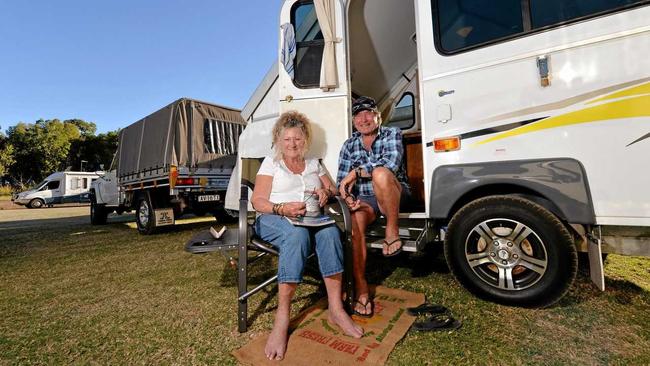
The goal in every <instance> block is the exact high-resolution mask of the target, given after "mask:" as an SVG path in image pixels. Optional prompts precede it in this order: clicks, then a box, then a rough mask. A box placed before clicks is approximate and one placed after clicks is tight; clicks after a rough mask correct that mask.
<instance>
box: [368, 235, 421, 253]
mask: <svg viewBox="0 0 650 366" xmlns="http://www.w3.org/2000/svg"><path fill="white" fill-rule="evenodd" d="M367 246H368V247H370V248H373V249H382V248H383V247H384V241H383V239H376V240H374V241H368V243H367ZM402 250H403V251H405V252H411V253H415V252H417V251H418V250H417V241H416V240H409V239H404V238H402Z"/></svg>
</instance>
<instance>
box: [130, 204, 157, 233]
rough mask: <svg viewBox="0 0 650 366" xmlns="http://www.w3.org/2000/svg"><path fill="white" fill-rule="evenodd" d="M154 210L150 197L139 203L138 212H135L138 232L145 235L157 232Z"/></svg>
mask: <svg viewBox="0 0 650 366" xmlns="http://www.w3.org/2000/svg"><path fill="white" fill-rule="evenodd" d="M153 210H154V208H153V205H152V204H151V200H150V199H149V196H145V197H143V198H141V199H140V200H139V201H138V205H137V211H136V212H135V222H136V226H137V227H138V232H140V234H143V235H150V234H153V233H154V232H155V231H156V226H155V217H154V211H153Z"/></svg>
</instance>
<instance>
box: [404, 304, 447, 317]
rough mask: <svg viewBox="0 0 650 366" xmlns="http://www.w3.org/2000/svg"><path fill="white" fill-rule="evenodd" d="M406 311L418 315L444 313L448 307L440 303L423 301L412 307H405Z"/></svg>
mask: <svg viewBox="0 0 650 366" xmlns="http://www.w3.org/2000/svg"><path fill="white" fill-rule="evenodd" d="M406 312H407V313H408V314H409V315H413V316H418V315H422V314H446V313H448V312H449V309H447V308H446V307H444V306H442V305H436V304H427V303H424V304H422V305H420V306H417V307H414V308H406Z"/></svg>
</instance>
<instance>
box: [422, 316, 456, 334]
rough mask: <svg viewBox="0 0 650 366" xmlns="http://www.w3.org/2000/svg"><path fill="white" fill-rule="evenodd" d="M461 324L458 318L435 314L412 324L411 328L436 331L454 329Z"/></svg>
mask: <svg viewBox="0 0 650 366" xmlns="http://www.w3.org/2000/svg"><path fill="white" fill-rule="evenodd" d="M461 325H462V323H461V322H460V320H456V319H454V318H453V317H452V316H451V315H443V314H437V315H434V316H432V317H431V318H429V319H428V320H427V321H424V322H418V323H415V324H413V329H415V330H417V331H421V332H437V331H447V330H455V329H458V328H460V327H461Z"/></svg>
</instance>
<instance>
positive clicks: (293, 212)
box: [280, 202, 307, 217]
mask: <svg viewBox="0 0 650 366" xmlns="http://www.w3.org/2000/svg"><path fill="white" fill-rule="evenodd" d="M306 207H307V206H306V205H305V203H304V202H287V203H285V204H284V206H282V210H281V212H280V213H281V214H282V215H284V216H289V217H296V216H304V215H305V213H307V208H306Z"/></svg>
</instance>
